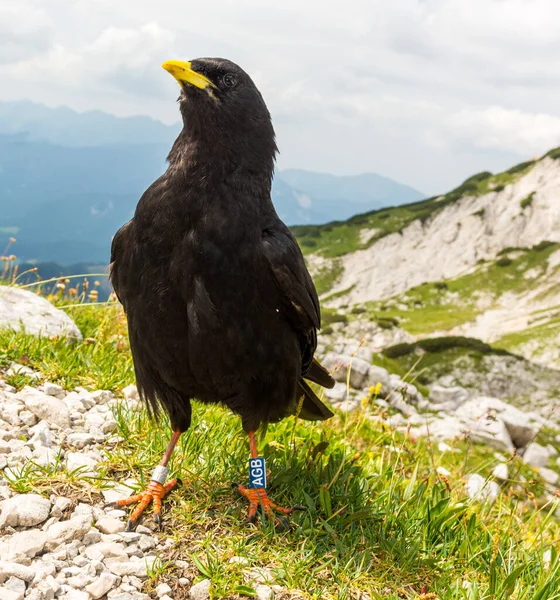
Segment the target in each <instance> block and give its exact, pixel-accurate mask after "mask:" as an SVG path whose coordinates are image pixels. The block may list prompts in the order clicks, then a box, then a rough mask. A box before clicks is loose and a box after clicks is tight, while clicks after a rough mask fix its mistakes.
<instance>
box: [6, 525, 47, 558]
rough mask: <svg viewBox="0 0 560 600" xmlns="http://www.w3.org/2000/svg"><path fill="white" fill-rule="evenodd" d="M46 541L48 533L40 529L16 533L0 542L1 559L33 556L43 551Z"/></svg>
mask: <svg viewBox="0 0 560 600" xmlns="http://www.w3.org/2000/svg"><path fill="white" fill-rule="evenodd" d="M46 542H47V535H46V534H45V532H43V531H41V530H39V529H30V530H28V531H20V532H18V533H14V535H12V536H11V537H10V538H8V539H7V540H5V541H3V542H1V543H0V559H1V560H18V559H21V558H33V557H34V556H35V555H37V554H39V552H42V551H43V548H44V547H45V544H46Z"/></svg>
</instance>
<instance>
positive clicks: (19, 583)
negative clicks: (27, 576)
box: [4, 576, 26, 594]
mask: <svg viewBox="0 0 560 600" xmlns="http://www.w3.org/2000/svg"><path fill="white" fill-rule="evenodd" d="M4 585H5V586H6V587H7V588H8V589H9V590H12V591H13V592H20V593H21V594H25V589H26V585H25V581H23V579H18V578H17V577H13V576H12V577H10V578H9V579H8V581H6V583H5V584H4Z"/></svg>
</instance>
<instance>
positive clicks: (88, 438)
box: [66, 432, 94, 450]
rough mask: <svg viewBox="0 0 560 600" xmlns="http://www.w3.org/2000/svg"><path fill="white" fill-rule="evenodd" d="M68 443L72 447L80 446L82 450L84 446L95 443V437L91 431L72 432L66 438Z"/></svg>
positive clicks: (79, 448)
mask: <svg viewBox="0 0 560 600" xmlns="http://www.w3.org/2000/svg"><path fill="white" fill-rule="evenodd" d="M66 443H67V444H68V445H69V446H72V448H78V450H81V449H82V448H85V447H86V446H90V445H91V444H93V443H94V439H93V436H92V435H91V434H90V433H84V432H77V433H71V434H70V435H69V436H68V437H67V438H66Z"/></svg>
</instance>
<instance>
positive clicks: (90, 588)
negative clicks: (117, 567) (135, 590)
mask: <svg viewBox="0 0 560 600" xmlns="http://www.w3.org/2000/svg"><path fill="white" fill-rule="evenodd" d="M118 583H119V578H118V577H117V576H116V575H113V574H112V573H108V572H107V571H103V572H102V573H101V575H99V577H98V578H97V579H96V580H95V581H94V582H93V583H90V584H89V585H87V586H86V587H85V591H86V592H87V593H88V594H89V595H90V596H91V597H92V598H93V600H97V599H98V598H101V597H102V596H104V595H105V594H106V593H107V592H108V591H109V590H111V589H113V587H115V586H116V585H118Z"/></svg>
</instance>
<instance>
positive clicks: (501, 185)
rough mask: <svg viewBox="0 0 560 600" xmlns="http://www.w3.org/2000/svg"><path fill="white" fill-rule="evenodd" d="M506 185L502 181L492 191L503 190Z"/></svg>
mask: <svg viewBox="0 0 560 600" xmlns="http://www.w3.org/2000/svg"><path fill="white" fill-rule="evenodd" d="M505 187H506V186H505V185H504V184H503V183H500V185H497V186H496V187H495V188H494V189H493V190H492V191H493V192H501V191H502V190H504V189H505Z"/></svg>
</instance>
